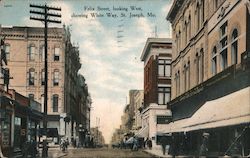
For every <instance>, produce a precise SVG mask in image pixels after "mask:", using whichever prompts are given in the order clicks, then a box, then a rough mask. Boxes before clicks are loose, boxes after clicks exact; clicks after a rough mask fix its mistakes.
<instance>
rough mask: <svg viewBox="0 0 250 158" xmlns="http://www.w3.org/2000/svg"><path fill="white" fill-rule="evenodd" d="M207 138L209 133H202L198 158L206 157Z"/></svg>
mask: <svg viewBox="0 0 250 158" xmlns="http://www.w3.org/2000/svg"><path fill="white" fill-rule="evenodd" d="M208 138H209V133H205V132H204V133H203V134H202V144H201V147H200V152H199V156H206V155H207V153H208Z"/></svg>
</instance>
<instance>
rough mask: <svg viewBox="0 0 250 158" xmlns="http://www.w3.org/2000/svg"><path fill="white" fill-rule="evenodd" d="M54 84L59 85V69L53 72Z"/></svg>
mask: <svg viewBox="0 0 250 158" xmlns="http://www.w3.org/2000/svg"><path fill="white" fill-rule="evenodd" d="M53 85H54V86H58V85H59V70H58V69H55V70H54V74H53Z"/></svg>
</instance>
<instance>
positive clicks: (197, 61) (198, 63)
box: [196, 53, 200, 84]
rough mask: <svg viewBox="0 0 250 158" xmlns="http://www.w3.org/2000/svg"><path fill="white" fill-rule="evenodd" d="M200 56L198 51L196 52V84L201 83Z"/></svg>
mask: <svg viewBox="0 0 250 158" xmlns="http://www.w3.org/2000/svg"><path fill="white" fill-rule="evenodd" d="M199 74H200V57H199V55H198V53H196V84H199V80H200V75H199Z"/></svg>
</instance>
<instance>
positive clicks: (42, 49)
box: [40, 46, 45, 61]
mask: <svg viewBox="0 0 250 158" xmlns="http://www.w3.org/2000/svg"><path fill="white" fill-rule="evenodd" d="M40 60H41V61H44V60H45V48H44V46H41V48H40Z"/></svg>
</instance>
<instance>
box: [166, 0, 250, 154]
mask: <svg viewBox="0 0 250 158" xmlns="http://www.w3.org/2000/svg"><path fill="white" fill-rule="evenodd" d="M249 3H250V2H249V1H248V0H227V1H226V0H210V1H205V0H187V1H182V0H175V1H174V2H173V5H172V7H171V9H170V12H169V13H168V16H167V19H168V20H169V21H170V22H171V23H172V27H173V32H172V33H173V34H172V37H173V42H174V45H173V58H172V64H171V67H172V76H173V80H172V95H171V102H170V103H169V109H171V111H172V116H173V121H174V122H173V123H171V124H170V127H171V128H168V131H169V133H173V138H175V142H177V141H178V145H176V146H175V147H176V148H178V149H180V150H178V151H177V153H175V154H188V155H198V156H199V155H207V156H209V155H213V154H214V155H215V156H219V155H236V156H239V155H241V156H243V157H244V156H245V155H248V154H249V151H250V150H249V149H250V144H249V142H250V137H249V135H250V130H249V122H250V111H249V109H250V99H249V96H250V87H249V85H250V82H249V81H250V79H249V76H250V74H249V52H250V29H249V28H250V15H249V11H250V7H249V6H250V4H249ZM169 129H171V130H169ZM205 142H206V143H205ZM181 144H182V146H181ZM183 144H184V145H183ZM204 146H206V148H207V150H205V151H204Z"/></svg>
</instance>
